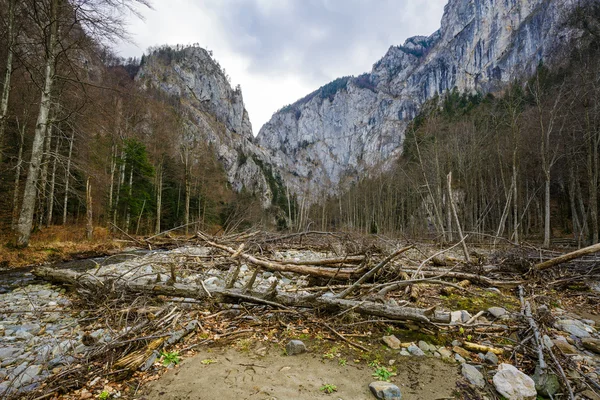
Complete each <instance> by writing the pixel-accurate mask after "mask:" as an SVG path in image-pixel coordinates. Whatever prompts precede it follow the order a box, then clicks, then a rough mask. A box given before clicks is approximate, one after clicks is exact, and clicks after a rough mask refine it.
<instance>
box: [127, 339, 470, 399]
mask: <svg viewBox="0 0 600 400" xmlns="http://www.w3.org/2000/svg"><path fill="white" fill-rule="evenodd" d="M207 360H211V362H210V363H209V361H207ZM212 361H214V362H212ZM395 365H396V367H397V370H398V375H397V376H394V377H392V379H391V381H392V382H393V383H394V384H396V385H398V386H399V387H400V390H401V391H402V395H403V396H402V398H403V399H405V400H417V399H420V400H435V399H443V398H453V397H454V395H455V394H456V381H457V380H458V379H459V368H458V366H456V365H452V364H448V363H446V362H443V361H441V360H439V359H436V358H433V357H402V356H399V358H398V360H397V362H396V364H395ZM372 372H373V368H371V367H369V366H367V365H366V364H365V362H364V361H363V362H361V363H358V364H355V363H354V362H353V361H348V363H347V365H345V366H341V365H339V364H338V362H337V361H336V360H323V359H322V358H321V357H320V355H319V354H311V353H305V354H301V355H296V356H285V355H283V354H282V353H281V350H280V349H277V348H271V349H270V350H269V351H268V352H267V354H266V355H265V356H257V355H254V354H251V353H248V352H242V351H238V350H235V349H232V348H226V349H212V350H210V351H205V352H203V353H200V354H198V355H196V356H195V357H193V358H190V359H187V360H185V361H183V362H182V363H181V364H180V365H179V366H178V367H177V368H174V369H172V370H170V371H168V372H167V373H166V374H164V375H163V376H162V377H161V378H160V379H158V380H157V381H155V382H153V383H151V384H149V385H148V386H147V387H146V388H145V389H144V390H143V391H142V395H141V396H140V397H139V399H140V400H141V399H145V400H150V399H161V400H188V399H190V400H192V399H193V400H215V399H223V400H227V399H236V400H237V399H240V400H241V399H253V400H254V399H256V400H267V399H268V400H290V399H299V400H302V399H327V398H329V399H336V400H338V399H343V400H351V399H352V400H362V399H369V400H372V399H374V398H375V397H374V396H373V395H371V393H370V391H369V388H368V385H369V383H370V382H372V381H374V380H375V378H373V377H372V376H371V373H372ZM324 384H332V385H335V386H336V387H337V392H334V393H332V394H325V393H323V392H322V391H321V390H320V388H321V387H322V386H323V385H324Z"/></svg>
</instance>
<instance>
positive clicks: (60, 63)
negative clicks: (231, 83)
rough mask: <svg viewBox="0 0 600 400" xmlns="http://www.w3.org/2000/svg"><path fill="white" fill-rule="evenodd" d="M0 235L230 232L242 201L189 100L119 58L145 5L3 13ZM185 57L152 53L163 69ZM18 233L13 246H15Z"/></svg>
mask: <svg viewBox="0 0 600 400" xmlns="http://www.w3.org/2000/svg"><path fill="white" fill-rule="evenodd" d="M1 5H2V7H1V11H0V13H1V15H0V17H1V18H2V26H1V29H2V35H1V36H0V60H2V73H3V74H2V98H1V106H0V122H1V125H0V150H1V152H0V154H1V159H0V171H1V173H0V193H2V194H3V196H1V198H0V226H1V227H2V231H3V235H2V236H3V237H5V238H6V239H7V240H8V241H9V242H11V243H14V244H16V245H18V246H20V247H22V246H27V245H28V243H29V240H30V237H31V234H32V233H35V232H39V231H42V230H43V229H44V228H47V227H50V226H63V227H65V228H68V227H83V226H85V227H86V228H85V230H86V236H87V238H88V239H91V238H92V237H93V230H94V227H97V226H99V227H106V228H108V229H109V230H110V231H112V232H119V234H121V233H125V234H133V235H136V234H151V233H156V232H160V231H161V230H166V229H170V228H173V227H176V226H180V225H182V226H184V227H185V230H186V232H187V230H188V228H192V230H193V226H192V225H193V224H198V226H197V228H200V227H205V226H211V225H218V226H226V225H227V224H228V223H230V222H231V219H232V215H234V214H235V215H237V214H236V210H237V209H239V208H240V207H241V205H240V202H241V204H243V205H244V206H243V207H244V209H248V204H250V203H252V202H253V199H252V198H251V196H249V195H246V194H237V193H234V192H233V191H232V190H231V188H230V187H229V185H228V184H227V181H226V177H225V174H224V172H223V169H222V166H221V164H220V163H219V162H218V160H217V159H216V156H215V152H214V151H213V150H212V149H211V145H210V144H209V143H206V142H204V141H202V140H201V138H190V133H189V132H188V130H189V128H188V127H187V125H186V123H185V121H186V114H185V110H184V109H183V108H182V107H181V105H180V102H179V101H178V99H174V98H168V97H167V96H165V95H164V94H161V93H159V92H158V91H156V90H151V89H146V90H143V89H142V88H141V87H140V85H139V84H138V82H136V80H135V79H134V78H135V74H136V73H137V71H138V70H139V68H140V64H142V63H143V62H144V57H145V56H142V58H141V60H140V59H131V58H130V59H127V60H125V59H123V58H120V57H117V56H115V55H114V53H113V52H111V50H110V45H111V44H112V43H115V42H116V41H117V40H126V39H127V32H126V31H125V28H124V26H125V25H124V17H125V15H129V14H130V13H134V14H135V13H137V10H138V9H137V8H136V7H146V6H149V4H148V3H147V2H146V1H145V0H132V1H125V2H120V1H119V2H115V1H112V0H102V1H89V0H79V1H70V2H67V1H63V0H45V1H34V0H32V1H17V0H4V1H2V2H1ZM179 47H180V46H179V45H178V46H177V47H176V48H171V47H169V46H161V47H155V48H150V49H149V50H148V55H154V56H156V57H157V58H159V59H160V60H162V59H164V58H169V59H170V58H172V57H176V56H177V55H178V54H179V53H178V50H179ZM9 232H10V234H9ZM80 239H84V238H83V237H82V238H80Z"/></svg>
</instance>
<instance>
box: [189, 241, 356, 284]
mask: <svg viewBox="0 0 600 400" xmlns="http://www.w3.org/2000/svg"><path fill="white" fill-rule="evenodd" d="M198 236H199V237H200V238H202V240H203V241H204V242H205V243H206V244H208V245H209V246H211V247H214V248H216V249H219V250H223V251H225V252H227V253H229V254H230V255H231V257H232V258H235V259H237V258H239V259H242V260H244V261H246V262H248V263H250V264H253V265H256V266H259V267H261V268H264V269H265V270H267V271H279V272H294V273H297V274H302V275H310V276H314V277H320V278H329V279H342V280H343V279H350V278H351V277H353V276H355V275H357V274H360V273H361V272H362V271H363V269H362V268H342V267H338V268H335V267H333V268H332V267H319V266H316V265H322V264H317V263H315V262H312V264H309V263H304V265H301V264H299V263H293V264H292V263H287V264H282V263H279V262H275V261H268V260H264V259H262V258H258V257H255V256H252V255H250V254H246V253H244V252H242V248H241V247H240V248H239V249H238V250H236V249H234V248H232V247H229V246H226V245H223V244H219V243H216V242H214V241H212V240H209V239H208V237H207V236H204V235H202V234H201V233H198ZM351 260H352V261H357V260H358V259H356V258H351ZM326 261H327V262H328V263H330V264H332V263H337V262H340V261H339V260H333V262H332V261H331V260H326ZM321 263H323V261H321Z"/></svg>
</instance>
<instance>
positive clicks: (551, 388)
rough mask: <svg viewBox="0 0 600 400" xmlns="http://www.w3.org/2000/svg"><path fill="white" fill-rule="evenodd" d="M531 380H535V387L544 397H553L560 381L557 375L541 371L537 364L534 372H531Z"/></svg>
mask: <svg viewBox="0 0 600 400" xmlns="http://www.w3.org/2000/svg"><path fill="white" fill-rule="evenodd" d="M533 381H534V382H535V389H536V390H537V392H538V394H539V395H542V396H544V397H553V396H554V395H555V394H556V392H558V389H560V382H559V381H558V377H557V376H556V374H553V373H548V371H546V373H542V370H541V369H540V367H539V366H537V367H535V374H533Z"/></svg>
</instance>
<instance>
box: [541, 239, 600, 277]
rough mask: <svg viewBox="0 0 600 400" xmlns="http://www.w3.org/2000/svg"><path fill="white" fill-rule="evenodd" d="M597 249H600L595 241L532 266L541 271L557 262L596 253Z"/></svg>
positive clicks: (599, 244) (557, 263) (599, 245)
mask: <svg viewBox="0 0 600 400" xmlns="http://www.w3.org/2000/svg"><path fill="white" fill-rule="evenodd" d="M598 251H600V243H596V244H594V245H591V246H588V247H584V248H583V249H579V250H575V251H572V252H570V253H567V254H563V255H561V256H558V257H555V258H553V259H550V260H548V261H544V262H541V263H537V264H536V265H535V267H534V268H535V269H537V270H538V271H542V270H544V269H548V268H551V267H554V266H555V265H559V264H562V263H565V262H567V261H571V260H574V259H576V258H579V257H583V256H585V255H588V254H592V253H596V252H598Z"/></svg>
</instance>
